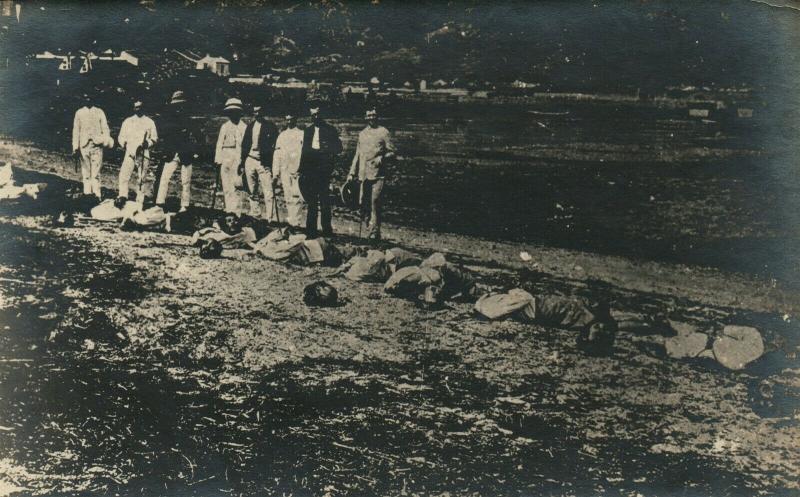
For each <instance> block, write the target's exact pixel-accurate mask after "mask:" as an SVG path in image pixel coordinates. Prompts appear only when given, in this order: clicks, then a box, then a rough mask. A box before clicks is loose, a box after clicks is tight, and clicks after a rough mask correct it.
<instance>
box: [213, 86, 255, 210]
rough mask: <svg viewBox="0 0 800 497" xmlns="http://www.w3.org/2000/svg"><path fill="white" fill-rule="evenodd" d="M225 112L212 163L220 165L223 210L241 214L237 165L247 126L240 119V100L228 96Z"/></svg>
mask: <svg viewBox="0 0 800 497" xmlns="http://www.w3.org/2000/svg"><path fill="white" fill-rule="evenodd" d="M225 114H226V115H227V116H228V120H227V121H225V122H224V123H223V124H222V127H220V129H219V136H218V137H217V147H216V150H215V153H214V163H215V164H217V165H219V167H220V180H221V182H222V193H223V194H224V195H225V212H233V213H236V214H241V195H240V194H239V192H238V191H237V190H236V185H237V183H238V182H239V181H237V180H238V179H239V165H240V164H241V163H242V141H243V139H244V132H245V130H246V128H247V125H246V124H245V123H244V121H242V101H241V100H239V99H238V98H229V99H228V101H227V102H225Z"/></svg>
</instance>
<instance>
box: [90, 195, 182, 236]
mask: <svg viewBox="0 0 800 497" xmlns="http://www.w3.org/2000/svg"><path fill="white" fill-rule="evenodd" d="M89 214H90V215H91V217H92V219H94V220H96V221H107V222H119V223H120V227H121V228H122V229H124V230H137V229H152V228H162V229H164V230H165V231H167V232H169V231H170V218H171V214H167V213H165V212H164V209H162V208H161V207H159V206H154V207H150V208H149V209H144V208H143V206H142V204H141V203H140V202H135V201H133V200H126V199H122V200H120V199H116V200H113V199H108V200H103V201H102V202H100V203H99V204H97V205H96V206H94V207H92V209H91V210H90V211H89Z"/></svg>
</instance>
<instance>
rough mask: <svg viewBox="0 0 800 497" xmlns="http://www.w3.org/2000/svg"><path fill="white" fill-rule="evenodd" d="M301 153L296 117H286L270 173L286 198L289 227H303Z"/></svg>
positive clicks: (300, 134) (300, 131) (301, 141)
mask: <svg viewBox="0 0 800 497" xmlns="http://www.w3.org/2000/svg"><path fill="white" fill-rule="evenodd" d="M302 151H303V130H302V129H301V128H299V127H298V126H297V117H296V116H294V115H293V114H289V115H287V116H286V129H284V130H283V131H281V134H279V135H278V140H277V141H276V142H275V155H274V157H273V159H272V172H273V174H274V175H275V180H276V181H277V180H278V179H280V181H281V185H282V186H283V195H284V197H285V198H286V222H287V223H288V224H289V225H290V226H294V227H297V228H299V227H301V226H303V196H302V195H301V194H300V174H299V173H298V171H299V169H300V154H301V152H302Z"/></svg>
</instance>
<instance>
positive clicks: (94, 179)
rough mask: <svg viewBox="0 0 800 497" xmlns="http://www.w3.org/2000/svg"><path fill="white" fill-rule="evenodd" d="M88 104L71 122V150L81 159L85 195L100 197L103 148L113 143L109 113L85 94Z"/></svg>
mask: <svg viewBox="0 0 800 497" xmlns="http://www.w3.org/2000/svg"><path fill="white" fill-rule="evenodd" d="M83 98H84V101H85V103H86V105H85V106H83V107H81V108H80V109H78V110H77V112H75V119H74V121H73V125H72V153H73V155H75V156H79V157H80V159H81V179H82V180H83V194H84V195H92V194H94V195H95V196H97V198H98V199H100V198H101V193H100V168H101V167H102V166H103V147H107V148H111V147H113V146H114V139H113V138H111V131H110V130H109V129H108V121H107V120H106V114H105V112H103V110H102V109H101V108H99V107H95V105H94V103H93V101H92V98H91V97H90V96H89V94H88V93H87V94H84V95H83Z"/></svg>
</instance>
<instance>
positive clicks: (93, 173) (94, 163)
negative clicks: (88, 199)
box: [81, 144, 103, 198]
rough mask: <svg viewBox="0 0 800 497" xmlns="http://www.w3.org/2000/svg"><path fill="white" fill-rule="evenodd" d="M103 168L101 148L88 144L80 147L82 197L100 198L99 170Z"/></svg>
mask: <svg viewBox="0 0 800 497" xmlns="http://www.w3.org/2000/svg"><path fill="white" fill-rule="evenodd" d="M101 167H103V147H100V146H98V145H94V144H88V145H85V146H83V147H81V179H82V180H83V193H84V195H91V194H94V195H96V196H97V198H100V168H101Z"/></svg>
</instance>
